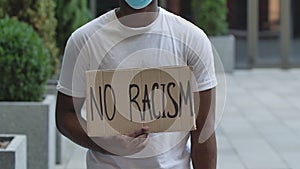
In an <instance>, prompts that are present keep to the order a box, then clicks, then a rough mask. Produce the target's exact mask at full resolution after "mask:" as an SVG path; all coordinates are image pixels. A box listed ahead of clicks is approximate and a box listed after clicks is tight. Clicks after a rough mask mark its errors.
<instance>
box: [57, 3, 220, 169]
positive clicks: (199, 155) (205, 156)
mask: <svg viewBox="0 0 300 169" xmlns="http://www.w3.org/2000/svg"><path fill="white" fill-rule="evenodd" d="M119 2H120V8H119V9H117V11H116V13H117V16H118V18H119V19H120V21H121V22H122V23H123V24H125V25H127V26H131V27H141V26H146V25H148V24H150V23H151V22H153V21H154V20H155V18H156V17H157V13H158V4H157V1H156V0H153V2H152V3H151V4H149V5H148V6H147V7H146V8H143V9H140V10H135V9H132V8H131V7H130V6H128V5H127V4H126V3H125V2H124V1H122V0H120V1H119ZM143 12H152V13H149V14H150V15H149V14H148V15H140V16H141V18H135V21H136V20H137V19H140V20H139V22H138V24H136V23H134V22H130V19H123V20H122V19H121V18H122V17H124V16H129V15H131V14H137V13H143ZM135 16H138V15H135ZM144 17H146V18H144ZM142 21H143V22H142ZM195 94H196V95H199V99H200V100H197V101H196V100H195V104H196V106H199V110H198V115H197V121H196V123H197V130H195V131H192V132H190V133H191V140H192V142H191V144H192V153H191V158H192V162H193V166H194V169H216V163H217V146H216V137H215V133H214V121H215V119H214V116H208V114H214V111H215V109H214V107H215V89H210V90H207V91H202V92H198V93H195ZM84 101H85V99H84V98H75V97H71V96H67V95H65V94H63V93H61V92H58V94H57V104H56V124H57V128H58V130H59V131H60V132H61V133H62V134H63V135H65V136H66V137H68V138H69V139H71V140H72V141H74V142H75V143H77V144H78V145H80V146H82V147H85V148H87V149H90V150H93V151H97V152H101V153H104V154H111V155H115V154H114V153H111V152H108V151H107V150H105V149H104V148H102V147H100V146H98V145H97V144H96V143H95V142H94V141H93V140H92V139H91V138H90V137H88V136H87V134H86V121H85V120H84V119H83V118H82V117H81V115H80V110H81V108H82V105H83V103H84ZM206 121H208V125H207V126H208V127H207V128H206V129H205V130H206V131H208V132H209V133H211V134H210V137H209V138H208V139H206V141H205V142H203V143H199V136H200V133H201V131H202V130H204V129H203V126H204V124H205V122H206ZM148 131H149V128H148V127H147V126H145V127H143V128H141V129H139V130H137V131H133V132H132V133H128V134H127V136H128V137H132V138H141V137H142V138H146V137H147V133H148ZM128 155H130V154H128Z"/></svg>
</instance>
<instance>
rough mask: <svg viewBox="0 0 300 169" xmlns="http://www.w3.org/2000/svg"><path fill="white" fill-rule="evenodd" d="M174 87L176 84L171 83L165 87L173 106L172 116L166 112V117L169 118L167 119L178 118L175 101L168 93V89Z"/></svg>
mask: <svg viewBox="0 0 300 169" xmlns="http://www.w3.org/2000/svg"><path fill="white" fill-rule="evenodd" d="M175 86H176V84H175V83H173V82H171V83H169V84H168V86H167V92H168V95H169V97H170V99H171V101H172V103H173V105H174V111H175V113H174V115H171V114H170V112H168V117H169V118H176V117H177V116H178V103H177V102H176V100H175V99H174V98H173V97H172V95H171V92H170V88H171V87H172V88H174V87H175Z"/></svg>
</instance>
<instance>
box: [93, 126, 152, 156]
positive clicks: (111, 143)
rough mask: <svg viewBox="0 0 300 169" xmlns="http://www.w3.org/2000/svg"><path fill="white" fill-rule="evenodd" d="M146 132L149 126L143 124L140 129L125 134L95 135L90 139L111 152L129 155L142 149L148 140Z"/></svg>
mask: <svg viewBox="0 0 300 169" xmlns="http://www.w3.org/2000/svg"><path fill="white" fill-rule="evenodd" d="M148 132H149V127H147V126H144V127H142V128H141V129H139V130H137V131H135V132H132V133H128V134H126V135H118V136H111V137H97V138H92V140H93V141H94V142H95V143H96V144H97V145H98V146H100V147H102V148H103V149H105V150H106V151H107V152H109V153H111V154H114V155H119V156H130V155H134V154H136V153H138V152H140V151H142V150H143V149H144V148H145V147H146V145H147V142H148Z"/></svg>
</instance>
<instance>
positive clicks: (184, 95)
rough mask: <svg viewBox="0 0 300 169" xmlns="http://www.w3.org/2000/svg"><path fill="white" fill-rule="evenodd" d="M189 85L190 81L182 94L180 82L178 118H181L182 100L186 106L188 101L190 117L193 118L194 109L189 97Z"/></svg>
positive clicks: (190, 96)
mask: <svg viewBox="0 0 300 169" xmlns="http://www.w3.org/2000/svg"><path fill="white" fill-rule="evenodd" d="M191 94H192V93H191V85H190V81H188V84H187V89H186V93H184V89H183V87H182V83H181V82H180V99H179V105H180V108H179V117H181V114H182V99H183V100H184V104H185V105H187V104H188V101H189V103H190V110H191V116H194V109H193V106H192V95H191Z"/></svg>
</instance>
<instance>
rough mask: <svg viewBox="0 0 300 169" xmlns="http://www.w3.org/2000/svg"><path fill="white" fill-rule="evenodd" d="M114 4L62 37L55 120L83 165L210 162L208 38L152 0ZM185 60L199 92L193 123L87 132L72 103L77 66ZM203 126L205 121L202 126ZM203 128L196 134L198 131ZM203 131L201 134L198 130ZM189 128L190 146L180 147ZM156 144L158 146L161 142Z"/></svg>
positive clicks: (79, 92)
mask: <svg viewBox="0 0 300 169" xmlns="http://www.w3.org/2000/svg"><path fill="white" fill-rule="evenodd" d="M119 3H120V8H117V9H115V10H112V11H109V12H108V13H106V14H104V15H102V16H100V17H99V18H96V19H94V20H93V21H91V22H89V23H87V24H86V25H84V26H83V27H81V28H79V29H78V30H77V31H75V32H74V33H73V34H72V36H71V37H70V39H69V40H68V43H67V46H66V50H65V55H64V60H63V65H62V70H61V76H60V79H59V84H58V86H57V89H58V96H57V107H56V121H57V128H58V129H59V131H60V132H61V133H62V134H64V135H65V136H66V137H68V138H69V139H71V140H72V141H74V142H75V143H77V144H78V145H81V146H83V147H85V148H88V149H89V151H88V153H87V168H88V169H99V168H103V169H114V168H120V169H148V168H149V169H150V168H151V169H171V168H176V169H188V168H190V159H192V163H193V167H194V169H215V168H216V157H217V155H216V139H215V134H214V115H212V116H211V115H210V116H208V115H209V114H214V99H215V89H214V88H215V86H216V78H215V75H214V62H213V54H212V49H211V46H210V42H209V40H208V38H207V36H206V35H205V34H204V33H203V31H202V30H200V29H199V28H197V27H196V26H194V25H193V24H191V23H189V22H188V21H186V20H184V19H182V18H181V17H179V16H176V15H173V14H171V13H169V12H167V11H166V10H164V9H162V8H160V7H158V4H157V0H120V1H119ZM174 65H189V66H192V67H193V73H194V76H195V81H196V84H195V85H194V88H193V91H194V92H195V94H196V95H199V99H200V100H198V101H197V102H196V103H195V104H196V105H198V106H199V110H198V116H197V122H196V124H197V130H196V131H192V132H190V133H189V132H174V133H160V134H153V133H150V134H148V131H149V128H148V127H147V126H145V127H143V128H141V129H140V130H137V131H132V133H128V134H127V135H120V136H115V137H107V138H105V137H103V138H90V137H88V136H87V134H86V121H85V120H84V119H83V118H82V117H81V115H80V111H81V108H82V105H83V103H84V100H85V71H87V70H96V69H118V68H136V67H161V66H174ZM204 126H206V127H205V128H204ZM203 132H205V133H210V134H209V136H208V137H207V139H204V140H203V139H202V140H203V141H200V140H201V139H199V138H200V135H202V133H203ZM206 135H207V134H206ZM189 136H191V153H189V152H188V151H187V149H186V144H187V142H188V138H189ZM162 145H163V146H162Z"/></svg>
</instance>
